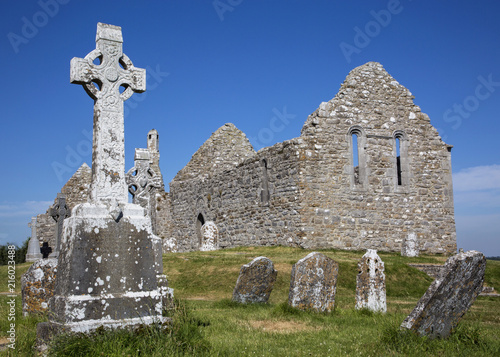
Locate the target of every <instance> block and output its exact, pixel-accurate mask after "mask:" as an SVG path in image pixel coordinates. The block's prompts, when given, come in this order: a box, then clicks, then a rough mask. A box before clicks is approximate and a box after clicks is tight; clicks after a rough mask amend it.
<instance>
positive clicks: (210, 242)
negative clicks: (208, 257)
mask: <svg viewBox="0 0 500 357" xmlns="http://www.w3.org/2000/svg"><path fill="white" fill-rule="evenodd" d="M218 248H219V229H218V228H217V225H216V224H215V222H213V221H206V222H205V223H204V224H203V226H202V227H201V247H200V250H201V251H202V252H206V251H211V250H217V249H218Z"/></svg>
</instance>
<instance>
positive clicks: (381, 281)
mask: <svg viewBox="0 0 500 357" xmlns="http://www.w3.org/2000/svg"><path fill="white" fill-rule="evenodd" d="M384 270H385V267H384V262H383V261H382V259H380V257H379V256H378V254H377V251H376V250H374V249H368V250H367V251H366V253H365V255H363V257H362V258H361V260H360V261H359V263H358V272H359V273H358V276H357V277H356V309H368V310H371V311H375V312H386V311H387V302H386V293H385V274H384Z"/></svg>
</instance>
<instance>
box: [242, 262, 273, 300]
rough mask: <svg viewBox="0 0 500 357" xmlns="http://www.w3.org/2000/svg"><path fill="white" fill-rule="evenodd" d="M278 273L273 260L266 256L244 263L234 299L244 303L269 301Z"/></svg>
mask: <svg viewBox="0 0 500 357" xmlns="http://www.w3.org/2000/svg"><path fill="white" fill-rule="evenodd" d="M277 275H278V272H277V271H276V270H274V265H273V262H272V261H271V260H270V259H269V258H266V257H257V258H255V259H254V260H252V261H251V262H250V263H248V264H245V265H243V266H242V267H241V270H240V275H239V276H238V280H237V281H236V286H235V288H234V291H233V301H236V302H239V303H242V304H250V303H267V302H268V300H269V296H270V295H271V292H272V290H273V287H274V283H275V282H276V276H277Z"/></svg>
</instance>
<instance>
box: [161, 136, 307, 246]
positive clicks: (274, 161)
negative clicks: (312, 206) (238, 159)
mask: <svg viewBox="0 0 500 357" xmlns="http://www.w3.org/2000/svg"><path fill="white" fill-rule="evenodd" d="M295 145H296V143H294V142H292V141H289V142H284V143H279V144H276V145H274V146H272V147H268V148H265V149H262V150H261V151H259V153H257V154H255V155H254V156H253V157H251V158H248V159H246V160H244V161H243V162H242V163H241V164H239V165H238V166H237V167H236V168H234V169H232V170H227V171H223V172H219V173H216V174H213V175H212V176H210V177H207V178H205V179H192V180H186V181H175V180H174V181H172V182H171V184H170V195H171V200H172V216H173V231H172V234H173V237H175V239H176V241H177V248H178V251H189V250H198V249H199V246H200V232H199V229H200V228H201V224H198V223H197V221H198V217H199V215H200V214H201V215H202V216H203V220H204V221H209V220H210V221H214V222H215V223H216V225H217V227H218V228H219V239H220V241H219V247H220V248H230V247H238V246H260V245H264V246H270V245H293V244H294V241H295V239H296V236H297V234H296V232H297V229H298V225H300V216H299V212H298V210H299V209H300V198H299V195H298V190H299V189H298V186H299V170H298V160H297V156H296V153H297V150H296V148H295ZM263 160H265V163H264V161H263ZM266 166H267V169H266ZM266 172H267V175H266ZM266 182H267V184H266ZM266 187H267V188H266Z"/></svg>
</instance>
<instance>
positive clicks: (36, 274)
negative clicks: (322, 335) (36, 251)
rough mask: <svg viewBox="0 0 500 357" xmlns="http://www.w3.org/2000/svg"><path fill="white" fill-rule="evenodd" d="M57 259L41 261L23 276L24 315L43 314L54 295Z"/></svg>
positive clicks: (35, 263) (34, 264)
mask: <svg viewBox="0 0 500 357" xmlns="http://www.w3.org/2000/svg"><path fill="white" fill-rule="evenodd" d="M56 276H57V259H55V258H49V259H39V260H37V261H36V262H34V263H33V264H32V265H31V266H30V267H29V268H28V270H27V271H26V273H24V274H23V275H22V276H21V297H22V303H23V315H24V316H26V315H28V314H32V313H43V312H45V311H47V309H48V307H49V300H50V298H52V296H53V295H54V288H55V281H56Z"/></svg>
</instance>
